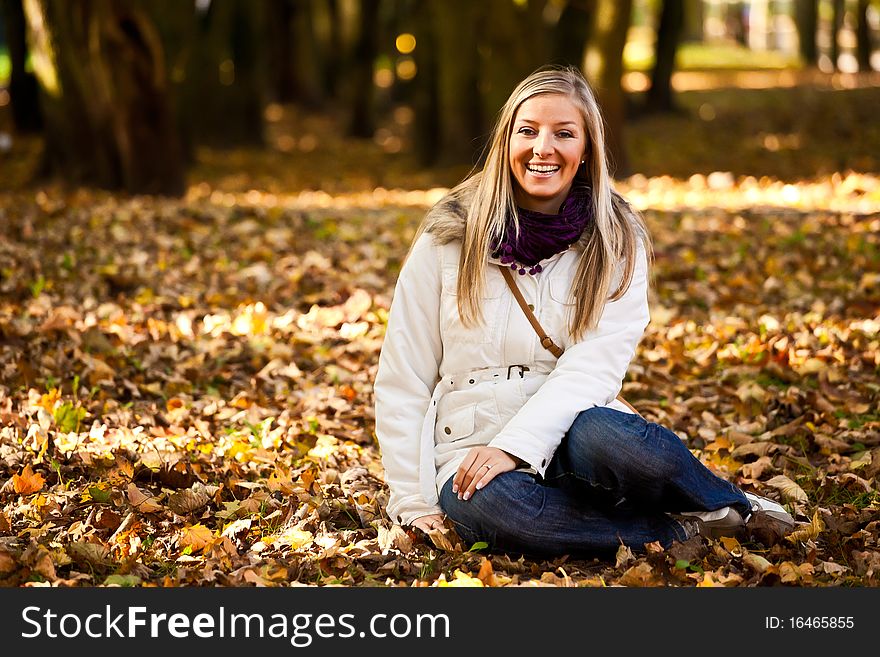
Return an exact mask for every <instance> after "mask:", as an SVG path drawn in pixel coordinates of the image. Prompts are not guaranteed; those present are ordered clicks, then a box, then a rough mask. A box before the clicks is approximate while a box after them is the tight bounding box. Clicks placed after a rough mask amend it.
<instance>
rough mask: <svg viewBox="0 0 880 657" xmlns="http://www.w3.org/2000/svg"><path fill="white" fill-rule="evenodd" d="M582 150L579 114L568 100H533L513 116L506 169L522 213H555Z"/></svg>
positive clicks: (583, 131) (557, 97)
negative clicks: (524, 211)
mask: <svg viewBox="0 0 880 657" xmlns="http://www.w3.org/2000/svg"><path fill="white" fill-rule="evenodd" d="M586 150H587V134H586V129H585V127H584V121H583V118H582V117H581V113H580V111H579V110H578V108H577V105H575V104H574V103H573V102H572V101H571V99H570V98H569V97H568V96H564V95H562V94H540V95H538V96H532V97H531V98H529V99H528V100H527V101H525V102H524V103H523V104H522V105H520V106H519V109H518V110H517V112H516V115H515V116H514V117H513V130H512V132H511V135H510V146H509V159H510V170H511V171H512V172H513V177H514V179H515V180H516V184H515V185H514V196H515V198H516V203H517V205H519V206H520V207H522V208H525V209H527V210H536V211H538V212H544V213H547V214H556V213H557V212H559V206H560V205H562V202H563V201H564V200H565V197H566V196H567V195H568V190H569V189H570V188H571V183H572V180H574V175H575V173H577V169H578V167H579V166H580V164H581V160H583V159H584V157H585V154H586Z"/></svg>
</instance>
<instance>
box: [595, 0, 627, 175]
mask: <svg viewBox="0 0 880 657" xmlns="http://www.w3.org/2000/svg"><path fill="white" fill-rule="evenodd" d="M631 13H632V0H620V1H619V2H614V0H598V2H597V4H596V15H595V23H594V25H593V28H592V31H591V32H590V34H591V37H590V42H589V44H588V45H587V56H586V58H585V62H584V67H583V68H584V71H585V72H586V74H587V77H588V79H589V80H590V82H591V84H592V85H593V87H594V88H595V89H596V92H597V94H598V96H599V103H600V104H601V106H602V111H603V113H604V115H605V124H606V140H607V144H608V155H609V157H610V159H611V162H612V165H613V166H614V167H615V173H616V174H617V175H627V174H628V172H629V161H628V159H627V156H626V150H625V148H624V140H623V124H624V114H625V109H626V102H625V100H626V98H625V95H624V92H623V87H622V86H621V82H620V80H621V76H622V75H623V47H624V46H625V45H626V35H627V31H628V29H629V23H630V16H631Z"/></svg>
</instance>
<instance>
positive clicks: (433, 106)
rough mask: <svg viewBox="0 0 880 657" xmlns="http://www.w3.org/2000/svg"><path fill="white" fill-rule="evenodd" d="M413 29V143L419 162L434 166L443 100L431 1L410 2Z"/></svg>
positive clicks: (410, 17)
mask: <svg viewBox="0 0 880 657" xmlns="http://www.w3.org/2000/svg"><path fill="white" fill-rule="evenodd" d="M409 19H410V21H411V29H412V32H413V34H414V36H415V38H416V49H415V50H414V51H413V59H414V61H415V64H416V71H417V73H416V76H415V79H414V80H413V82H412V84H411V85H410V88H409V90H408V91H409V92H410V94H411V97H412V104H413V110H414V114H415V122H414V130H413V146H414V148H415V152H416V156H417V158H418V161H419V162H420V163H421V164H422V165H423V166H431V165H432V164H434V163H435V162H436V161H437V160H438V157H437V154H438V151H439V145H440V139H439V130H437V126H438V125H439V123H440V100H439V98H438V97H437V94H438V90H437V77H438V71H437V69H438V66H439V63H438V59H437V46H436V39H435V36H434V26H433V20H432V12H431V8H430V6H429V4H428V3H426V2H413V3H411V4H410V5H409Z"/></svg>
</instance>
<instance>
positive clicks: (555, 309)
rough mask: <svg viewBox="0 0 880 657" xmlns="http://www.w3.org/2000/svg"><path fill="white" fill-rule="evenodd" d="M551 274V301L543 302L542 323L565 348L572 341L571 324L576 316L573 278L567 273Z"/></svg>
mask: <svg viewBox="0 0 880 657" xmlns="http://www.w3.org/2000/svg"><path fill="white" fill-rule="evenodd" d="M554 274H555V275H551V278H550V280H549V281H548V285H547V288H548V294H549V297H550V299H549V301H550V303H546V304H542V310H543V312H542V313H541V324H542V325H543V326H544V330H545V331H546V332H547V335H549V336H550V337H551V338H553V341H554V342H555V343H556V344H558V345H559V346H561V347H563V348H565V347H567V346H568V344H569V342H570V338H569V332H568V330H569V324H570V322H571V318H572V317H573V316H574V312H575V304H574V299H573V298H572V296H571V283H572V281H571V278H570V277H569V276H568V275H566V274H567V273H556V272H554Z"/></svg>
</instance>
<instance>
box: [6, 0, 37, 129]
mask: <svg viewBox="0 0 880 657" xmlns="http://www.w3.org/2000/svg"><path fill="white" fill-rule="evenodd" d="M2 11H3V19H4V21H5V23H6V43H7V46H8V48H9V60H10V64H11V65H12V68H11V71H10V76H9V95H10V97H11V99H12V124H13V126H15V130H16V132H19V133H26V132H39V131H40V129H41V128H42V127H43V121H42V116H41V114H40V99H39V86H38V85H37V78H36V77H34V74H33V73H29V72H27V71H26V70H25V61H26V59H27V39H26V37H25V33H26V29H25V19H24V10H23V9H22V6H21V0H2Z"/></svg>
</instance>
